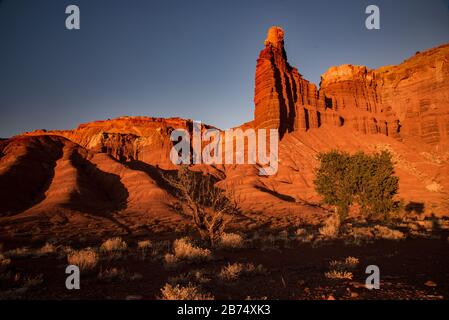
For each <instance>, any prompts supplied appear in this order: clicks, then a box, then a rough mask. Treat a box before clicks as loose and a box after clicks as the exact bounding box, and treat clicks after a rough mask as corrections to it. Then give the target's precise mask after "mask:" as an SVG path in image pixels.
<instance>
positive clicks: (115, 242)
mask: <svg viewBox="0 0 449 320" xmlns="http://www.w3.org/2000/svg"><path fill="white" fill-rule="evenodd" d="M126 249H128V245H127V244H126V242H125V241H123V240H122V238H120V237H115V238H111V239H108V240H106V241H105V242H103V243H102V244H101V246H100V250H101V251H103V252H120V251H125V250H126Z"/></svg>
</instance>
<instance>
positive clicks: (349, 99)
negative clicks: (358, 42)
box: [254, 26, 449, 150]
mask: <svg viewBox="0 0 449 320" xmlns="http://www.w3.org/2000/svg"><path fill="white" fill-rule="evenodd" d="M284 36H285V33H284V31H283V29H282V28H280V27H277V26H275V27H271V28H270V29H269V30H268V35H267V38H266V40H265V48H264V49H263V50H262V51H261V52H260V54H259V58H258V60H257V66H256V77H255V95H254V104H255V113H254V126H255V127H256V128H273V129H279V132H280V136H281V138H282V137H283V136H284V134H285V133H288V132H293V131H297V130H299V131H307V130H309V129H313V128H318V127H321V126H322V125H325V124H329V125H333V126H337V127H339V126H346V127H350V128H352V129H355V130H357V131H359V132H362V133H366V134H384V135H387V136H390V137H393V138H396V139H401V140H404V141H407V140H411V139H412V140H416V139H418V140H419V141H422V142H423V143H425V144H427V145H430V146H434V147H436V148H437V149H440V150H441V149H442V148H445V147H448V145H449V45H444V46H440V47H438V48H434V49H431V50H428V51H426V52H423V53H417V54H416V55H415V56H414V57H412V58H410V59H408V60H406V61H404V62H403V63H401V64H400V65H398V66H387V67H382V68H379V69H377V70H371V69H369V68H367V67H365V66H354V65H350V64H346V65H341V66H336V67H331V68H330V69H329V70H328V71H327V72H325V73H324V74H323V75H322V77H321V83H320V89H319V90H318V89H317V87H316V86H315V85H314V84H313V83H310V82H309V81H307V80H305V79H304V78H303V77H302V75H301V74H300V73H299V71H298V69H296V68H294V67H292V66H290V64H289V63H288V61H287V54H286V51H285V48H284Z"/></svg>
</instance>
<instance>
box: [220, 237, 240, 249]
mask: <svg viewBox="0 0 449 320" xmlns="http://www.w3.org/2000/svg"><path fill="white" fill-rule="evenodd" d="M243 245H244V240H243V237H242V236H241V235H239V234H236V233H223V234H222V235H221V237H220V242H219V247H220V248H222V249H238V248H242V247H243Z"/></svg>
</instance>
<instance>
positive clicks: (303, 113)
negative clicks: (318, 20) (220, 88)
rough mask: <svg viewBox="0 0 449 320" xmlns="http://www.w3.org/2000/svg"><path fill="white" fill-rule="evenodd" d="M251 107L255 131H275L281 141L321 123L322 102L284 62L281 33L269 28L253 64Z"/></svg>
mask: <svg viewBox="0 0 449 320" xmlns="http://www.w3.org/2000/svg"><path fill="white" fill-rule="evenodd" d="M254 104H255V115H254V125H255V127H256V128H270V129H279V134H280V136H281V137H282V136H283V135H284V134H285V133H286V132H291V131H294V130H296V129H299V130H307V129H309V128H314V127H319V126H320V124H321V122H322V121H323V120H324V118H323V117H322V113H323V112H325V100H324V99H323V98H322V97H320V95H319V93H318V90H317V88H316V86H315V85H314V84H312V83H310V82H309V81H307V80H305V79H304V78H303V77H302V75H301V74H300V73H299V71H298V69H296V68H293V67H292V66H290V64H289V63H288V62H287V55H286V52H285V49H284V31H283V30H282V29H281V28H279V27H272V28H270V30H269V31H268V36H267V39H266V40H265V48H264V49H263V50H262V51H261V52H260V54H259V59H258V60H257V67H256V85H255V95H254ZM327 118H328V117H326V120H327ZM329 118H332V117H329Z"/></svg>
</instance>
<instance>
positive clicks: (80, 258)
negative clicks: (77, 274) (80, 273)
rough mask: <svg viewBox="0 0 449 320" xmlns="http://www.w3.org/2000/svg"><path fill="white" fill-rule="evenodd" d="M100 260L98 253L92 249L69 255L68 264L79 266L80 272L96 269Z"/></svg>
mask: <svg viewBox="0 0 449 320" xmlns="http://www.w3.org/2000/svg"><path fill="white" fill-rule="evenodd" d="M98 260H99V257H98V253H97V252H96V251H95V250H93V249H91V248H86V249H82V250H78V251H73V252H71V253H69V254H68V255H67V261H68V263H69V264H71V265H75V266H78V268H80V270H92V269H94V268H95V266H96V265H97V264H98Z"/></svg>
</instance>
